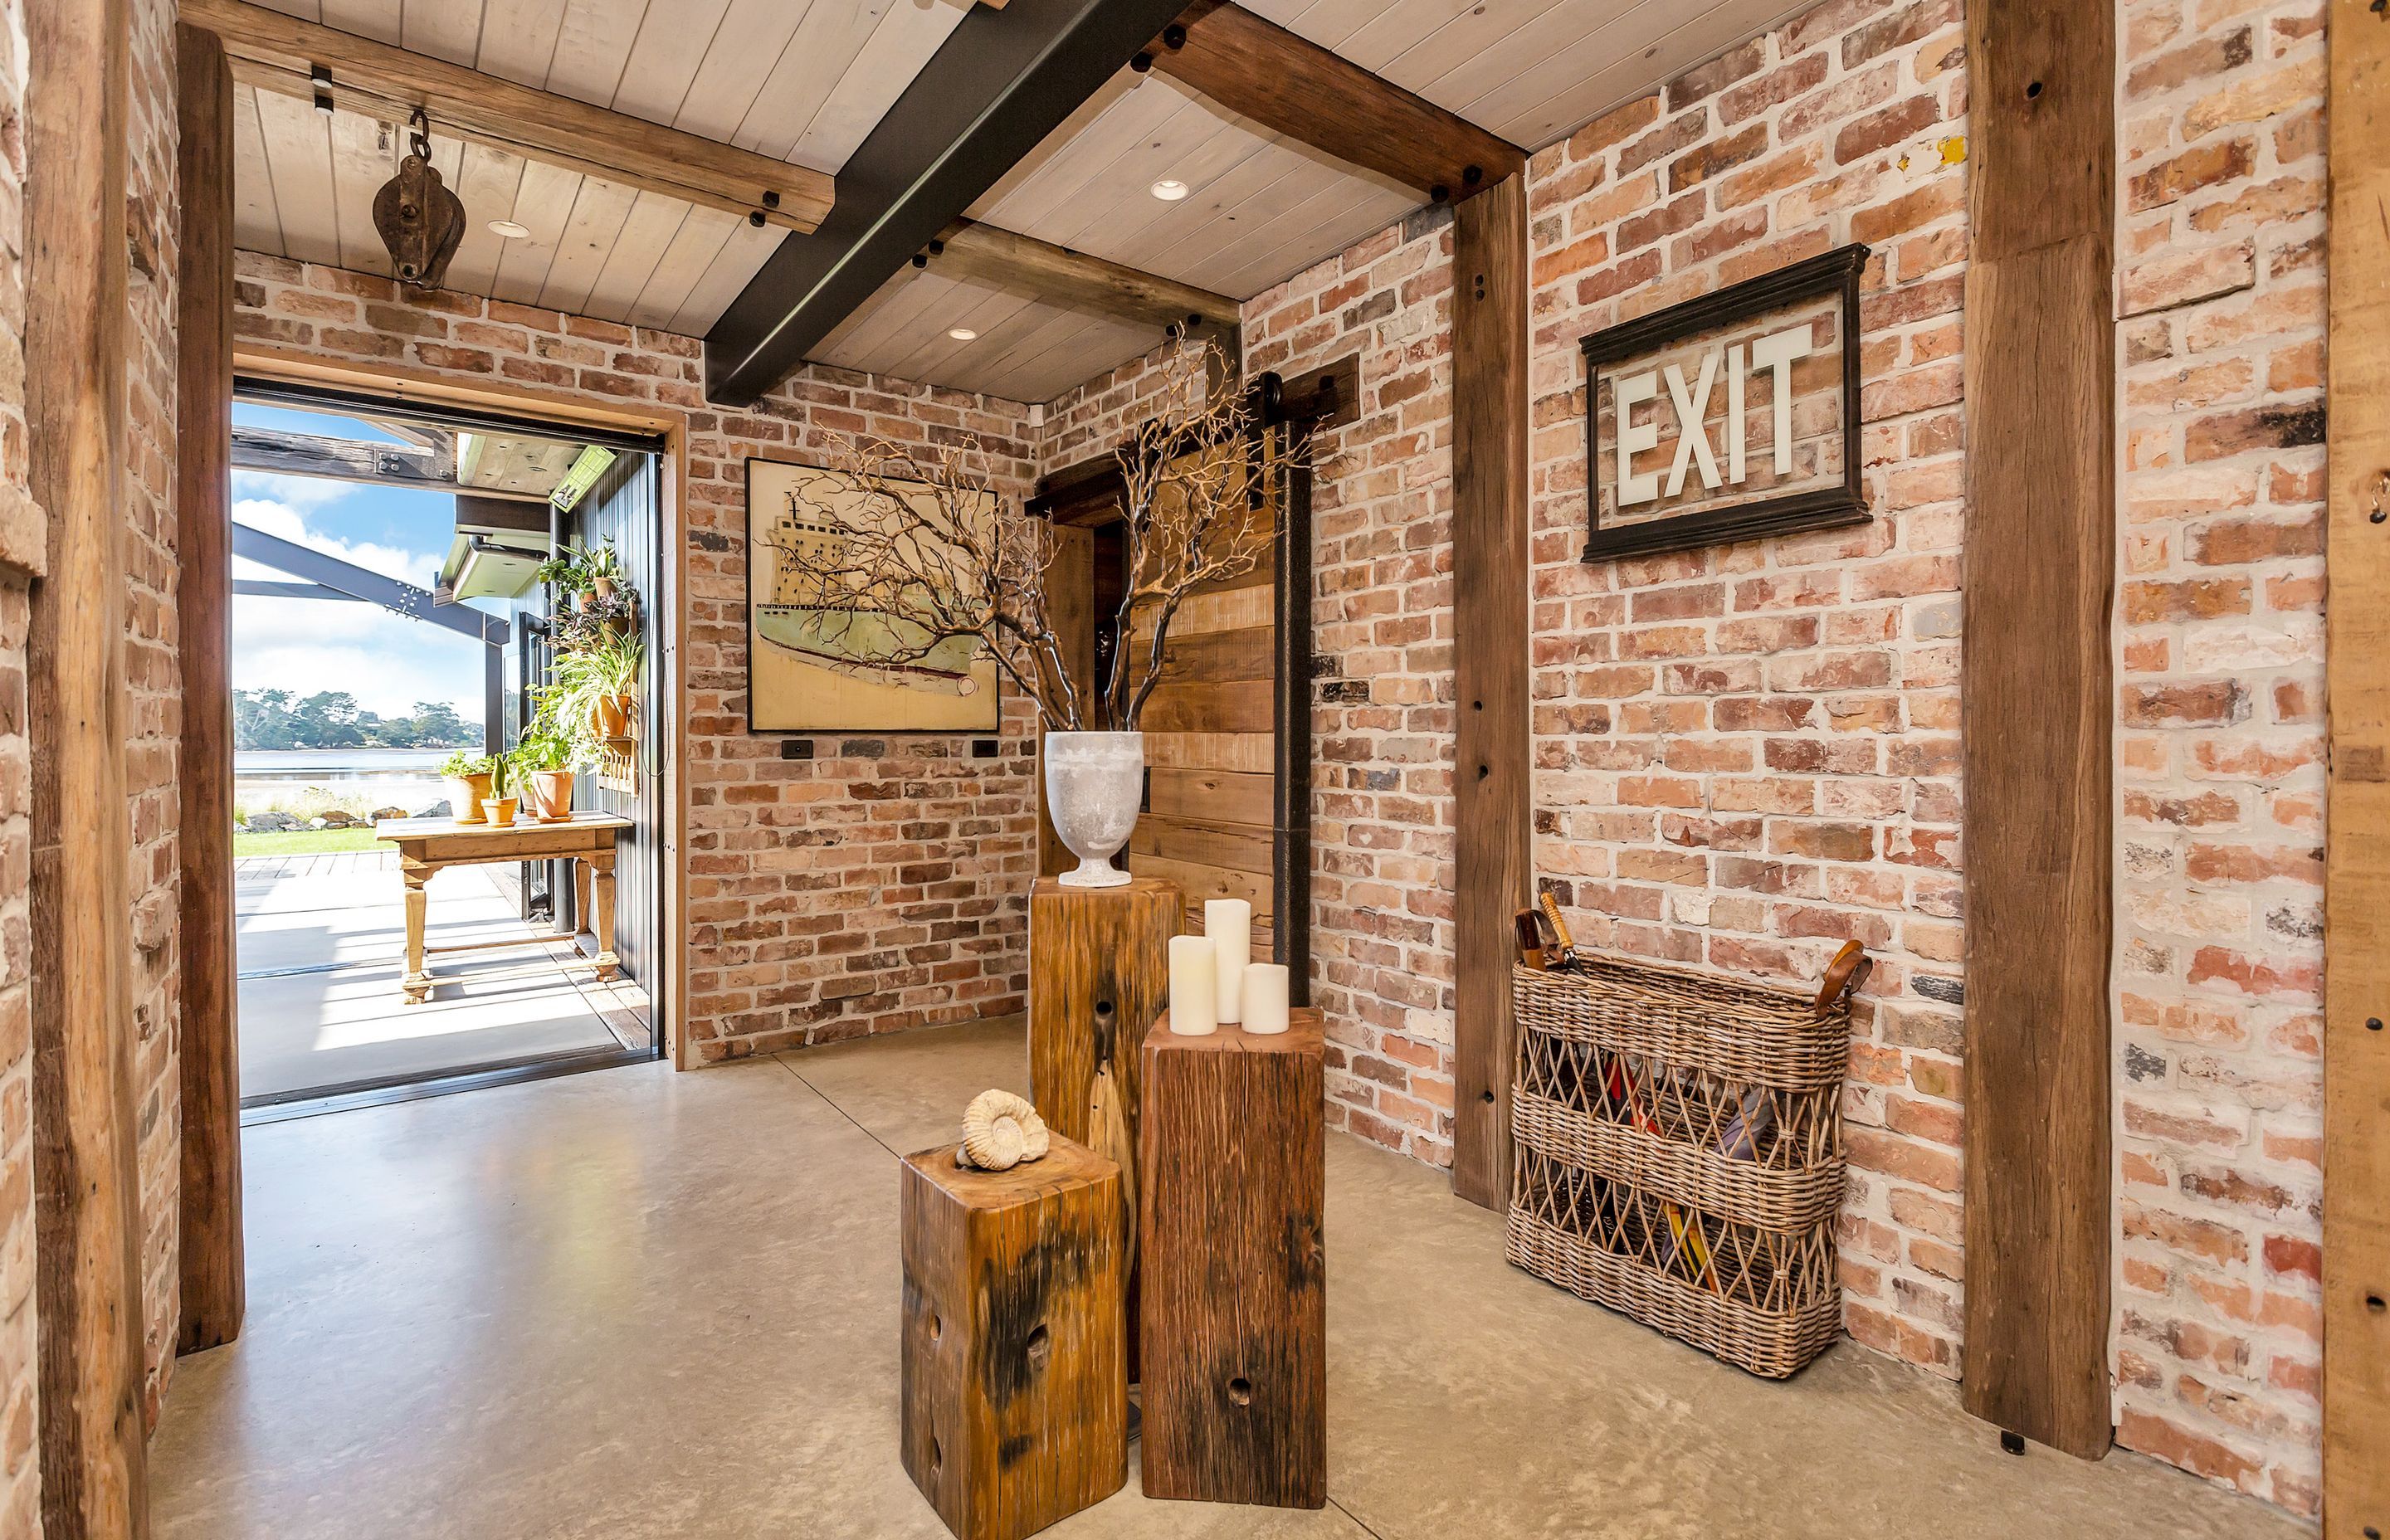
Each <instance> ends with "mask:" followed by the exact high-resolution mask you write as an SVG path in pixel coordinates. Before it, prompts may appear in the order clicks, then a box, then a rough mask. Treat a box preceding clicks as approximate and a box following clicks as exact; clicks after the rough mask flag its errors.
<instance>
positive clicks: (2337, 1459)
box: [2323, 0, 2390, 1540]
mask: <svg viewBox="0 0 2390 1540" xmlns="http://www.w3.org/2000/svg"><path fill="white" fill-rule="evenodd" d="M2331 29H2332V30H2331V38H2332V84H2331V97H2330V100H2329V102H2328V103H2327V105H2326V108H2325V114H2324V116H2325V121H2326V122H2328V123H2329V124H2330V125H2331V133H2332V147H2331V155H2332V215H2331V234H2330V237H2328V238H2329V239H2330V241H2331V243H2332V244H2331V250H2330V253H2329V261H2328V263H2327V266H2328V269H2329V271H2330V273H2331V282H2332V317H2331V323H2330V325H2331V332H2330V338H2329V346H2328V347H2327V349H2326V353H2327V355H2328V356H2329V358H2330V361H2331V378H2330V379H2329V381H2328V382H2327V385H2326V390H2327V393H2328V396H2327V404H2328V407H2329V411H2330V422H2331V428H2330V433H2331V437H2330V440H2329V450H2330V453H2329V456H2328V464H2329V468H2330V475H2331V487H2330V491H2329V494H2328V496H2329V500H2330V507H2329V510H2328V513H2327V516H2326V517H2327V519H2328V533H2327V537H2326V541H2327V544H2326V550H2327V553H2328V555H2327V561H2328V568H2327V572H2326V577H2327V581H2328V583H2329V584H2330V594H2329V597H2328V602H2327V603H2326V605H2325V616H2326V620H2325V624H2326V626H2327V628H2328V630H2327V635H2326V638H2325V658H2326V668H2327V670H2328V674H2329V677H2328V683H2327V688H2326V692H2325V693H2326V695H2327V698H2328V699H2330V700H2331V702H2332V717H2331V726H2330V733H2331V754H2330V763H2331V771H2332V781H2331V791H2330V799H2331V800H2330V802H2329V804H2328V806H2327V807H2326V810H2325V818H2324V940H2323V945H2324V1036H2323V1064H2324V1076H2323V1092H2324V1106H2323V1119H2324V1127H2323V1523H2324V1534H2326V1535H2327V1536H2328V1537H2330V1540H2342V1537H2343V1536H2348V1537H2351V1540H2354V1537H2356V1536H2358V1535H2364V1534H2390V1458H2385V1457H2384V1451H2385V1450H2390V1310H2385V1309H2384V1308H2383V1302H2384V1301H2385V1300H2390V1138H2385V1137H2384V1135H2383V1121H2384V1114H2385V1112H2390V520H2384V511H2385V510H2390V250H2385V249H2384V245H2383V240H2382V231H2383V228H2384V224H2385V222H2390V160H2384V157H2383V154H2382V146H2383V145H2384V142H2385V141H2390V28H2385V26H2384V22H2383V19H2382V18H2381V17H2379V16H2377V15H2375V14H2374V13H2373V11H2372V10H2371V0H2334V3H2333V5H2332V19H2331ZM2376 520H2384V521H2382V522H2377V521H2376Z"/></svg>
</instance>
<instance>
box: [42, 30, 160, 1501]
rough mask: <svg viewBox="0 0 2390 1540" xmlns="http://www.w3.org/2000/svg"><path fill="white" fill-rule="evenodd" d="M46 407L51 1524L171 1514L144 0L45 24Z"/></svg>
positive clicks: (45, 1290) (45, 1010)
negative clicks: (135, 566)
mask: <svg viewBox="0 0 2390 1540" xmlns="http://www.w3.org/2000/svg"><path fill="white" fill-rule="evenodd" d="M25 23H26V33H27V38H26V41H27V44H28V47H29V58H30V59H31V62H32V71H31V78H30V80H29V81H28V83H27V89H26V105H27V109H28V111H27V120H28V132H27V135H26V162H27V165H28V167H29V168H30V170H29V175H28V180H27V185H26V194H27V196H26V214H27V218H26V226H27V228H26V237H27V239H26V249H27V278H28V282H27V288H28V289H29V290H30V291H31V292H32V295H33V296H34V300H33V302H32V304H31V305H30V306H28V314H27V320H26V327H25V363H26V367H25V377H26V418H27V423H28V426H29V427H30V428H31V430H32V432H31V435H30V436H31V440H32V444H31V448H32V456H31V460H30V471H31V482H32V494H33V497H34V499H35V501H37V502H38V503H40V504H41V506H42V507H43V508H44V509H45V511H46V513H47V515H48V521H49V528H48V533H49V572H48V575H47V576H46V577H45V578H44V579H43V580H42V581H41V582H40V583H38V584H35V585H34V588H33V592H32V631H31V635H30V637H29V640H28V644H27V664H28V666H27V670H26V674H27V684H28V687H29V694H30V697H31V727H32V735H31V736H32V742H33V755H32V765H33V777H32V780H33V786H32V790H33V797H32V803H33V817H32V841H33V849H32V931H33V934H32V951H33V977H32V1018H33V1019H32V1035H33V1171H34V1185H35V1192H34V1252H35V1263H34V1266H35V1278H36V1281H35V1285H34V1290H35V1297H36V1298H37V1299H38V1300H39V1301H40V1304H41V1330H40V1341H41V1350H40V1351H41V1370H40V1385H41V1446H42V1521H43V1528H44V1532H45V1534H48V1535H49V1536H51V1540H81V1537H84V1536H89V1537H92V1540H117V1537H119V1536H124V1535H140V1534H146V1533H147V1532H148V1480H147V1467H146V1464H145V1457H146V1452H145V1447H144V1440H145V1437H146V1430H145V1428H144V1426H143V1417H142V1397H141V1372H142V1348H141V1330H142V1321H143V1319H144V1312H143V1310H142V1303H141V1265H140V1250H139V1249H140V1238H141V1224H140V1167H139V1164H138V1161H137V1158H136V1155H135V1148H134V1134H133V1123H134V1100H133V1046H134V1022H133V998H132V988H131V982H130V979H129V977H128V974H127V969H129V968H130V966H131V964H132V958H133V934H132V931H133V918H132V915H133V905H132V883H131V873H130V870H129V862H130V853H129V846H130V842H131V838H132V829H131V820H130V817H129V815H128V814H127V812H126V800H125V794H124V760H125V723H126V714H125V699H124V605H125V596H124V560H123V552H122V537H121V534H120V531H121V530H122V522H123V507H124V479H125V451H126V442H125V441H126V434H125V411H126V405H125V369H126V349H127V338H126V333H127V327H128V319H127V312H126V287H127V284H128V282H129V279H128V276H127V267H128V262H127V255H126V249H125V237H126V228H125V209H124V200H125V190H126V186H127V183H126V167H127V160H126V155H127V151H126V148H125V141H126V133H127V123H128V110H127V103H126V95H127V83H128V77H129V74H130V71H131V59H130V43H129V38H130V34H131V22H130V20H129V19H128V18H127V16H126V6H125V0H45V3H44V4H41V5H38V6H32V7H31V8H30V9H29V10H28V11H27V12H26V15H25Z"/></svg>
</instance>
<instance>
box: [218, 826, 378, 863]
mask: <svg viewBox="0 0 2390 1540" xmlns="http://www.w3.org/2000/svg"><path fill="white" fill-rule="evenodd" d="M392 848H393V847H392V846H389V845H385V844H382V843H380V842H379V841H377V840H375V839H374V834H373V828H372V826H371V825H367V826H366V827H365V828H294V829H289V830H286V831H284V832H283V833H280V834H236V835H234V836H233V837H232V853H233V854H234V855H236V856H242V855H331V854H334V853H337V852H340V851H346V850H390V849H392Z"/></svg>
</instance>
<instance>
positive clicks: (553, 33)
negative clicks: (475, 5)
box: [473, 0, 564, 87]
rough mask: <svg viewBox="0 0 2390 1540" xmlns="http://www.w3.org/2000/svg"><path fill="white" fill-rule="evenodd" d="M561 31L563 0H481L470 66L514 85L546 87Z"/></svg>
mask: <svg viewBox="0 0 2390 1540" xmlns="http://www.w3.org/2000/svg"><path fill="white" fill-rule="evenodd" d="M563 30H564V0H485V3H484V4H483V6H482V45H481V47H480V49H479V50H478V51H477V52H476V53H475V54H474V56H473V68H474V69H476V70H479V71H481V72H482V73H483V74H485V75H495V76H497V77H498V78H499V79H500V80H510V81H513V82H514V83H516V84H517V85H529V86H533V87H546V85H547V71H548V65H549V63H550V61H551V60H553V59H554V58H556V46H557V41H558V39H559V37H560V36H561V35H562V34H563Z"/></svg>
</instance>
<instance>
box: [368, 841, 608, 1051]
mask: <svg viewBox="0 0 2390 1540" xmlns="http://www.w3.org/2000/svg"><path fill="white" fill-rule="evenodd" d="M630 827H631V820H630V819H628V818H623V817H618V816H616V815H613V814H611V813H576V814H574V815H572V817H571V818H570V819H568V820H565V821H563V822H559V823H553V824H543V823H540V822H537V821H536V820H534V819H530V818H525V819H521V820H520V821H518V822H517V823H515V824H514V825H513V826H512V827H510V828H495V827H494V826H492V825H489V824H460V823H458V822H456V820H455V819H454V818H384V819H382V820H381V821H380V822H379V823H378V824H376V825H374V838H375V839H377V840H382V841H388V842H389V843H391V844H393V845H396V846H397V847H398V866H399V871H400V874H401V875H402V876H403V877H404V878H405V881H406V976H405V978H404V979H402V980H401V981H400V982H399V990H400V992H401V993H402V994H403V995H405V997H406V1003H407V1004H408V1005H411V1006H419V1005H421V1004H422V1003H423V1002H424V1000H425V998H426V997H427V996H429V995H430V993H431V986H432V984H433V982H435V981H434V980H433V979H432V977H431V975H430V973H428V972H426V971H425V970H424V966H423V965H424V956H425V954H427V953H433V952H480V951H488V950H492V949H495V948H497V947H506V946H546V945H547V944H548V943H549V942H550V941H551V940H553V938H552V937H533V938H529V939H526V940H522V941H475V942H462V943H457V944H456V945H453V946H426V945H424V944H423V918H424V912H425V909H426V907H427V905H428V902H429V900H428V896H427V895H426V893H425V892H424V884H425V883H427V882H429V881H430V879H431V874H432V873H433V872H436V871H441V870H443V869H445V868H446V867H449V866H495V865H501V864H504V863H507V862H510V861H546V860H551V859H554V860H568V861H571V862H572V863H573V869H572V870H573V882H572V887H573V892H574V894H575V895H576V896H577V897H578V898H579V899H580V901H581V902H580V907H579V909H578V910H577V911H576V913H579V914H585V915H587V916H588V917H589V920H590V926H589V928H590V930H591V933H592V934H594V935H595V936H596V938H597V941H598V955H597V956H595V957H592V958H590V959H589V961H590V962H591V963H593V964H594V965H595V966H596V967H597V969H598V980H599V982H609V981H610V980H612V979H613V977H614V976H615V974H616V973H617V972H618V971H619V970H620V969H621V966H622V959H621V958H620V957H618V956H615V955H614V839H615V836H616V835H617V834H619V833H621V831H623V829H626V828H630Z"/></svg>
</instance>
